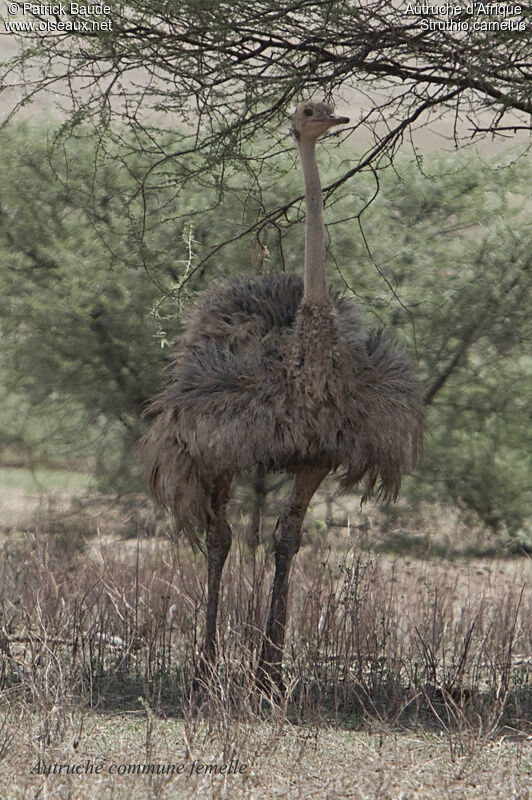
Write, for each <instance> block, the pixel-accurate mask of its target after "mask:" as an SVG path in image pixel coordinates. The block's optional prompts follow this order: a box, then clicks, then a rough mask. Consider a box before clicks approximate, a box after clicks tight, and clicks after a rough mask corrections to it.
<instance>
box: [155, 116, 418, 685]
mask: <svg viewBox="0 0 532 800" xmlns="http://www.w3.org/2000/svg"><path fill="white" fill-rule="evenodd" d="M347 121H348V120H347V118H343V117H335V116H334V114H333V113H332V109H331V108H330V107H329V106H326V105H325V104H315V103H303V104H301V105H300V106H299V107H298V109H297V111H296V114H295V116H294V133H295V135H296V139H297V143H298V147H299V150H300V155H301V161H302V166H303V170H304V178H305V187H306V201H307V225H306V250H305V280H304V281H302V279H301V278H300V277H299V276H296V275H292V274H285V273H280V274H275V273H272V274H268V275H264V276H262V277H259V278H247V277H246V278H238V279H235V280H231V281H228V282H226V283H224V284H222V285H218V286H216V287H214V288H213V289H211V290H209V291H208V292H206V293H205V294H203V295H202V296H201V297H200V298H199V299H198V301H197V302H196V304H195V305H194V306H193V307H192V308H191V310H190V312H189V314H188V317H187V320H186V324H185V330H184V333H183V334H182V336H181V337H180V339H179V341H178V343H177V345H176V349H175V351H174V355H173V364H172V367H171V372H170V378H169V381H168V383H167V385H166V388H165V389H164V390H163V391H162V393H161V394H160V395H159V396H158V397H156V398H155V400H154V401H153V403H152V405H151V407H150V413H151V414H152V415H154V420H153V422H152V425H151V427H150V429H149V431H148V433H147V434H146V436H145V438H144V440H143V446H142V449H143V456H144V461H145V463H146V466H147V469H148V472H149V480H150V488H151V491H152V493H153V495H154V496H155V498H156V499H157V500H158V501H159V502H160V503H161V504H163V505H164V506H166V507H167V508H169V509H171V510H172V512H173V513H174V515H175V517H176V519H177V521H178V524H179V525H180V526H181V527H182V528H184V529H185V530H187V531H189V532H190V531H196V530H206V531H207V536H206V544H207V551H208V558H209V589H208V606H207V625H206V639H205V649H204V654H205V658H206V659H207V660H209V659H212V658H213V657H214V653H215V638H216V614H217V604H218V590H219V583H220V576H221V571H222V567H223V564H224V561H225V558H226V556H227V552H228V550H229V546H230V539H231V532H230V528H229V525H228V524H227V520H226V518H225V508H226V504H227V499H228V495H229V488H230V482H231V477H232V475H233V474H234V473H235V472H244V471H246V470H248V469H250V468H251V467H253V466H254V465H257V464H260V465H263V466H264V467H265V468H266V469H267V470H285V471H288V472H292V473H294V476H295V477H294V486H293V489H292V493H291V495H290V497H289V499H288V502H287V504H286V506H285V508H284V510H283V511H282V512H281V514H280V516H279V520H278V522H277V525H276V529H275V533H274V542H275V557H276V572H275V578H274V585H273V589H272V603H271V608H270V617H269V621H268V626H267V631H266V638H265V641H264V646H263V651H262V656H261V665H260V670H261V676H262V677H261V681H262V683H263V685H265V684H266V685H268V683H269V685H275V684H280V683H281V660H282V649H283V641H284V629H285V625H286V608H287V592H288V581H289V572H290V565H291V561H292V558H293V555H294V554H295V552H297V549H298V548H299V544H300V541H301V528H302V522H303V518H304V516H305V512H306V509H307V506H308V503H309V502H310V499H311V497H312V495H313V493H314V491H315V490H316V489H317V488H318V486H319V484H320V482H321V481H322V479H323V478H324V476H325V475H326V474H327V473H329V472H330V471H331V470H334V471H337V473H338V477H339V483H340V487H341V489H343V490H351V489H354V488H355V487H356V486H357V485H358V484H359V483H360V482H363V485H364V497H369V496H370V495H371V494H372V493H373V491H374V490H376V493H377V495H378V496H379V497H381V498H382V499H385V500H386V499H392V500H395V499H396V498H397V494H398V492H399V488H400V485H401V478H402V476H403V475H404V474H405V473H406V472H408V471H409V470H410V469H411V468H412V467H413V466H414V464H415V463H416V461H417V459H418V456H419V454H420V451H421V446H422V435H423V403H422V396H421V391H420V387H419V384H418V381H417V379H416V377H415V374H414V370H413V368H412V365H411V364H410V362H409V360H408V359H407V358H406V357H405V356H404V355H403V354H402V353H401V352H400V351H399V350H398V349H397V348H396V347H395V346H394V345H393V344H391V343H390V342H389V341H387V340H386V339H385V338H383V336H382V335H381V334H380V332H376V331H374V330H372V329H371V328H370V327H369V326H368V325H367V323H366V322H365V321H364V319H363V317H362V315H361V314H360V312H359V310H358V308H357V307H356V305H355V304H354V303H353V302H352V301H351V300H348V299H346V298H342V297H340V296H339V295H338V294H337V293H336V292H334V291H329V292H328V291H327V290H326V288H325V257H324V252H323V229H322V228H323V225H322V217H321V213H322V201H321V187H320V184H319V177H318V173H317V166H316V164H315V160H314V144H315V142H316V140H317V139H318V138H319V136H321V135H322V134H323V133H324V132H325V131H326V130H328V128H329V127H331V126H332V125H336V124H340V123H345V122H347Z"/></svg>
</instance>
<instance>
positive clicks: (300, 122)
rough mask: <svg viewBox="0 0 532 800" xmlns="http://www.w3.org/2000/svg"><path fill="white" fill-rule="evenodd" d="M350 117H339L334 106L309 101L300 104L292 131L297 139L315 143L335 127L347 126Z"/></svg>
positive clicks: (293, 120) (293, 121) (293, 119)
mask: <svg viewBox="0 0 532 800" xmlns="http://www.w3.org/2000/svg"><path fill="white" fill-rule="evenodd" d="M347 122H349V117H337V116H335V114H334V106H331V105H329V104H328V103H315V102H314V101H312V100H307V101H305V102H304V103H299V105H298V106H297V108H296V111H295V114H294V116H293V117H292V131H293V134H294V136H295V138H296V139H298V140H301V139H308V140H311V141H315V140H316V139H319V137H320V136H323V134H324V133H327V131H328V130H329V128H332V127H333V126H334V125H345V124H346V123H347Z"/></svg>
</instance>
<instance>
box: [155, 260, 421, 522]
mask: <svg viewBox="0 0 532 800" xmlns="http://www.w3.org/2000/svg"><path fill="white" fill-rule="evenodd" d="M302 296H303V282H302V280H301V279H300V278H299V277H298V276H296V275H292V274H286V273H277V274H275V273H272V274H268V275H265V276H262V277H259V278H239V279H237V280H232V281H228V282H227V283H225V284H222V285H217V286H215V287H213V288H212V289H211V290H210V291H208V292H207V293H205V294H203V295H202V296H201V298H200V299H198V301H197V303H196V304H195V305H194V306H193V307H192V308H191V310H190V312H189V314H188V318H187V320H186V325H185V330H184V333H183V334H182V336H181V337H180V339H179V340H178V342H177V344H176V347H175V350H174V354H173V362H172V365H171V370H170V376H169V380H168V382H167V385H166V387H165V388H164V390H163V391H162V392H161V394H160V395H159V396H158V397H156V398H155V400H154V401H153V402H152V404H151V406H150V408H149V411H148V413H149V415H150V416H153V422H152V424H151V427H150V428H149V430H148V432H147V433H146V435H145V437H144V439H143V442H142V452H143V458H144V461H145V464H146V467H147V470H148V473H149V480H150V487H151V491H152V493H153V495H154V496H155V498H156V499H157V500H158V501H159V502H160V503H161V504H163V505H164V506H166V507H167V508H169V509H171V510H172V512H173V513H174V515H175V516H176V519H177V520H178V523H179V525H180V526H181V527H183V528H184V529H186V530H189V531H191V530H195V529H198V528H200V529H201V528H203V527H204V526H205V525H206V522H207V519H208V515H209V511H210V505H209V503H210V495H211V492H212V487H213V480H214V478H215V476H217V475H220V474H221V473H223V472H230V473H234V472H242V471H245V470H248V469H249V468H250V467H252V466H253V465H255V464H262V465H264V467H265V468H266V469H267V470H288V471H291V470H292V471H293V470H294V469H296V468H298V467H301V466H305V465H307V466H312V467H327V468H329V469H331V470H340V476H339V477H340V486H341V488H342V489H343V490H351V489H353V488H355V487H356V486H357V485H358V484H359V483H360V482H361V481H362V480H364V481H365V489H364V499H366V498H367V497H369V496H370V495H371V494H372V493H373V491H374V490H375V488H376V490H377V494H378V495H379V496H380V497H382V498H383V499H392V500H393V499H396V497H397V494H398V492H399V488H400V485H401V478H402V476H403V475H404V474H405V473H407V472H408V471H409V470H410V469H411V468H412V467H413V466H414V465H415V463H416V461H417V459H418V457H419V455H420V452H421V446H422V436H423V403H422V397H421V391H420V387H419V384H418V381H417V379H416V377H415V374H414V370H413V368H412V365H411V363H410V361H409V359H408V358H407V357H406V356H405V355H403V354H402V353H401V352H400V351H399V350H398V349H397V348H396V347H395V346H394V345H393V344H391V343H390V342H388V341H387V340H386V339H385V338H384V337H383V336H382V335H381V334H380V333H379V332H375V331H374V330H371V329H370V328H369V327H368V325H367V324H366V322H365V321H364V319H363V318H362V316H361V314H360V312H359V310H358V308H357V307H356V305H355V304H354V303H352V302H351V301H350V300H347V299H345V298H341V297H339V296H338V294H337V293H335V292H333V291H331V293H330V299H331V303H330V304H324V305H316V304H305V303H303V302H302Z"/></svg>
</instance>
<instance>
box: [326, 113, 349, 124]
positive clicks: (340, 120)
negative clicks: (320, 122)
mask: <svg viewBox="0 0 532 800" xmlns="http://www.w3.org/2000/svg"><path fill="white" fill-rule="evenodd" d="M327 122H328V123H329V125H346V124H347V123H348V122H349V117H337V116H336V115H335V114H329V116H328V117H327Z"/></svg>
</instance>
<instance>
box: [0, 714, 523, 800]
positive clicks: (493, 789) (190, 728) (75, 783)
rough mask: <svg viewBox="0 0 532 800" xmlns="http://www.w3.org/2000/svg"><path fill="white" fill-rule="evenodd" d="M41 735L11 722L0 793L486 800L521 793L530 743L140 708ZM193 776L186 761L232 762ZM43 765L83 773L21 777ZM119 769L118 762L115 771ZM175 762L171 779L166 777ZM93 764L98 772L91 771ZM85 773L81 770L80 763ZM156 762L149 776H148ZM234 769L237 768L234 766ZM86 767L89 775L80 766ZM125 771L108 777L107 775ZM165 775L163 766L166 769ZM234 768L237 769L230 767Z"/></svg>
mask: <svg viewBox="0 0 532 800" xmlns="http://www.w3.org/2000/svg"><path fill="white" fill-rule="evenodd" d="M53 727H54V730H53V731H51V732H50V734H51V738H50V739H49V740H43V737H42V719H40V718H39V716H38V715H37V714H34V715H25V716H24V718H23V719H21V720H19V722H18V724H17V725H16V726H15V727H14V729H13V730H14V731H15V733H16V748H13V749H12V750H11V751H10V753H9V754H8V756H7V758H6V759H5V760H4V763H3V766H2V772H1V774H0V796H1V797H2V798H6V800H11V799H13V800H15V798H34V797H35V798H37V797H39V798H48V797H53V798H58V799H59V798H61V799H62V798H65V800H66V798H68V800H78V798H79V800H81V799H82V798H83V800H91V799H92V798H102V799H103V798H113V800H120V799H121V798H132V800H135V799H137V798H138V800H146V799H147V798H151V799H152V800H153V799H154V798H161V800H162V798H176V797H179V798H193V797H194V798H195V797H198V798H206V799H207V798H213V800H214V799H215V798H231V799H233V798H257V800H258V798H272V800H273V798H280V797H283V798H313V797H315V798H320V799H321V798H323V799H325V798H331V799H332V798H360V800H370V798H371V800H373V799H375V800H377V799H378V800H407V798H408V800H413V798H425V799H426V800H431V799H432V798H435V800H436V799H437V800H440V798H442V797H445V798H447V797H449V798H450V797H452V798H453V800H458V799H459V798H463V800H466V799H467V800H476V799H477V798H478V800H491V799H492V798H493V799H495V798H500V799H501V800H503V799H504V800H509V798H515V800H517V798H521V799H522V800H525V798H529V796H530V794H529V786H530V777H531V773H532V753H531V751H530V745H529V744H528V745H527V743H526V741H524V739H522V738H514V739H508V738H503V737H500V738H497V739H495V740H493V741H484V740H479V739H478V738H476V737H475V736H468V737H465V738H464V739H463V740H462V741H461V743H460V747H458V748H457V747H456V746H453V747H451V746H450V742H449V740H448V738H447V737H446V736H440V735H436V734H433V733H423V732H419V733H411V732H410V733H408V732H406V733H401V734H397V733H395V734H392V733H390V732H389V730H387V729H383V730H380V731H379V730H377V731H372V730H370V731H368V732H363V733H361V732H351V731H345V730H344V731H342V730H332V729H330V728H323V727H321V728H319V729H318V728H309V727H304V726H297V727H295V726H291V725H290V724H288V723H287V722H282V721H277V722H275V721H273V722H262V723H260V722H258V721H256V722H254V723H244V722H242V721H237V720H234V721H233V722H232V723H231V724H223V723H221V721H219V720H218V721H212V720H211V722H210V723H208V722H205V721H201V722H196V723H195V724H193V723H192V722H191V720H185V721H182V720H175V719H160V718H156V717H154V715H153V714H152V713H151V712H149V713H143V714H142V715H139V714H129V715H128V714H123V713H122V714H116V715H109V714H96V713H94V712H87V713H81V712H74V713H72V714H71V715H69V716H67V717H66V718H64V719H62V720H61V722H59V720H58V721H57V722H56V724H55V726H53ZM231 759H232V760H233V761H232V773H231V774H225V775H224V774H198V773H197V771H196V770H195V768H194V763H195V762H196V764H197V763H198V762H199V764H209V765H214V764H215V765H217V766H218V767H220V766H221V765H222V764H227V765H229V766H231ZM39 761H40V762H41V769H42V768H43V765H44V764H46V765H47V767H48V768H50V767H52V768H53V766H54V765H60V764H61V765H74V766H77V765H79V768H80V770H82V774H80V775H75V774H74V775H72V774H70V775H68V774H64V770H65V767H64V766H63V774H57V770H58V766H56V767H55V769H56V774H52V775H43V774H41V775H32V774H30V772H31V770H32V769H34V768H35V767H36V765H37V764H38V763H39ZM122 765H123V766H122ZM171 765H173V766H174V769H176V768H177V767H178V765H183V772H182V773H181V774H175V773H174V774H169V770H170V769H171ZM98 767H100V769H101V772H100V773H99V774H95V772H94V770H95V769H96V768H98ZM86 769H88V770H89V771H88V772H87V773H85V770H86ZM157 769H158V770H159V774H157ZM239 769H242V772H241V773H240V772H239V771H238V770H239ZM91 770H92V773H91ZM117 770H120V771H126V772H125V774H121V775H119V774H116V771H117ZM165 771H166V772H165ZM235 772H236V774H234V773H235Z"/></svg>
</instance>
